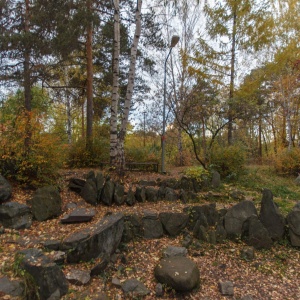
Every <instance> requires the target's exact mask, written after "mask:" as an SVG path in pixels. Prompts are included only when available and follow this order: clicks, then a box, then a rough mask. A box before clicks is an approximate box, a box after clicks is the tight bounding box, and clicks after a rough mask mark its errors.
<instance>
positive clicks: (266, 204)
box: [259, 189, 285, 241]
mask: <svg viewBox="0 0 300 300" xmlns="http://www.w3.org/2000/svg"><path fill="white" fill-rule="evenodd" d="M259 219H260V221H261V222H262V224H263V225H264V226H265V227H266V228H267V230H268V232H269V234H270V236H271V238H272V239H273V240H275V241H277V240H280V239H282V238H283V236H284V232H285V219H284V217H283V215H282V214H280V212H279V210H278V207H277V205H276V204H275V203H274V201H273V194H272V192H271V191H270V190H268V189H264V190H263V196H262V201H261V209H260V214H259Z"/></svg>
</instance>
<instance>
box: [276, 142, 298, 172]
mask: <svg viewBox="0 0 300 300" xmlns="http://www.w3.org/2000/svg"><path fill="white" fill-rule="evenodd" d="M274 167H275V170H276V171H277V172H278V173H280V174H282V175H295V176H297V175H298V174H299V173H300V149H299V148H292V149H283V150H281V151H280V152H279V153H277V155H276V157H275V159H274Z"/></svg>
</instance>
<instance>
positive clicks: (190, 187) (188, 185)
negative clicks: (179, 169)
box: [178, 176, 194, 192]
mask: <svg viewBox="0 0 300 300" xmlns="http://www.w3.org/2000/svg"><path fill="white" fill-rule="evenodd" d="M178 184H179V187H180V188H181V189H183V190H185V191H193V192H194V184H193V180H192V179H190V178H188V177H186V176H183V177H181V179H180V180H179V183H178Z"/></svg>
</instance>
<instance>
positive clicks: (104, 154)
mask: <svg viewBox="0 0 300 300" xmlns="http://www.w3.org/2000/svg"><path fill="white" fill-rule="evenodd" d="M101 162H109V140H108V139H102V138H99V139H94V141H93V143H92V145H91V147H90V148H89V149H86V144H85V140H83V139H81V140H79V141H78V142H76V143H74V144H72V145H71V146H70V148H69V152H68V158H67V165H68V166H69V167H76V168H80V167H95V166H99V163H101Z"/></svg>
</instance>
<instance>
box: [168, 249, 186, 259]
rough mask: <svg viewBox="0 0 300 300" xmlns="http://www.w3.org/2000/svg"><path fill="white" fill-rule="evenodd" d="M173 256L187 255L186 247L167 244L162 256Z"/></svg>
mask: <svg viewBox="0 0 300 300" xmlns="http://www.w3.org/2000/svg"><path fill="white" fill-rule="evenodd" d="M173 256H187V249H186V248H185V247H175V246H168V247H167V248H166V249H165V251H164V252H163V257H164V258H168V257H173Z"/></svg>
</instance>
